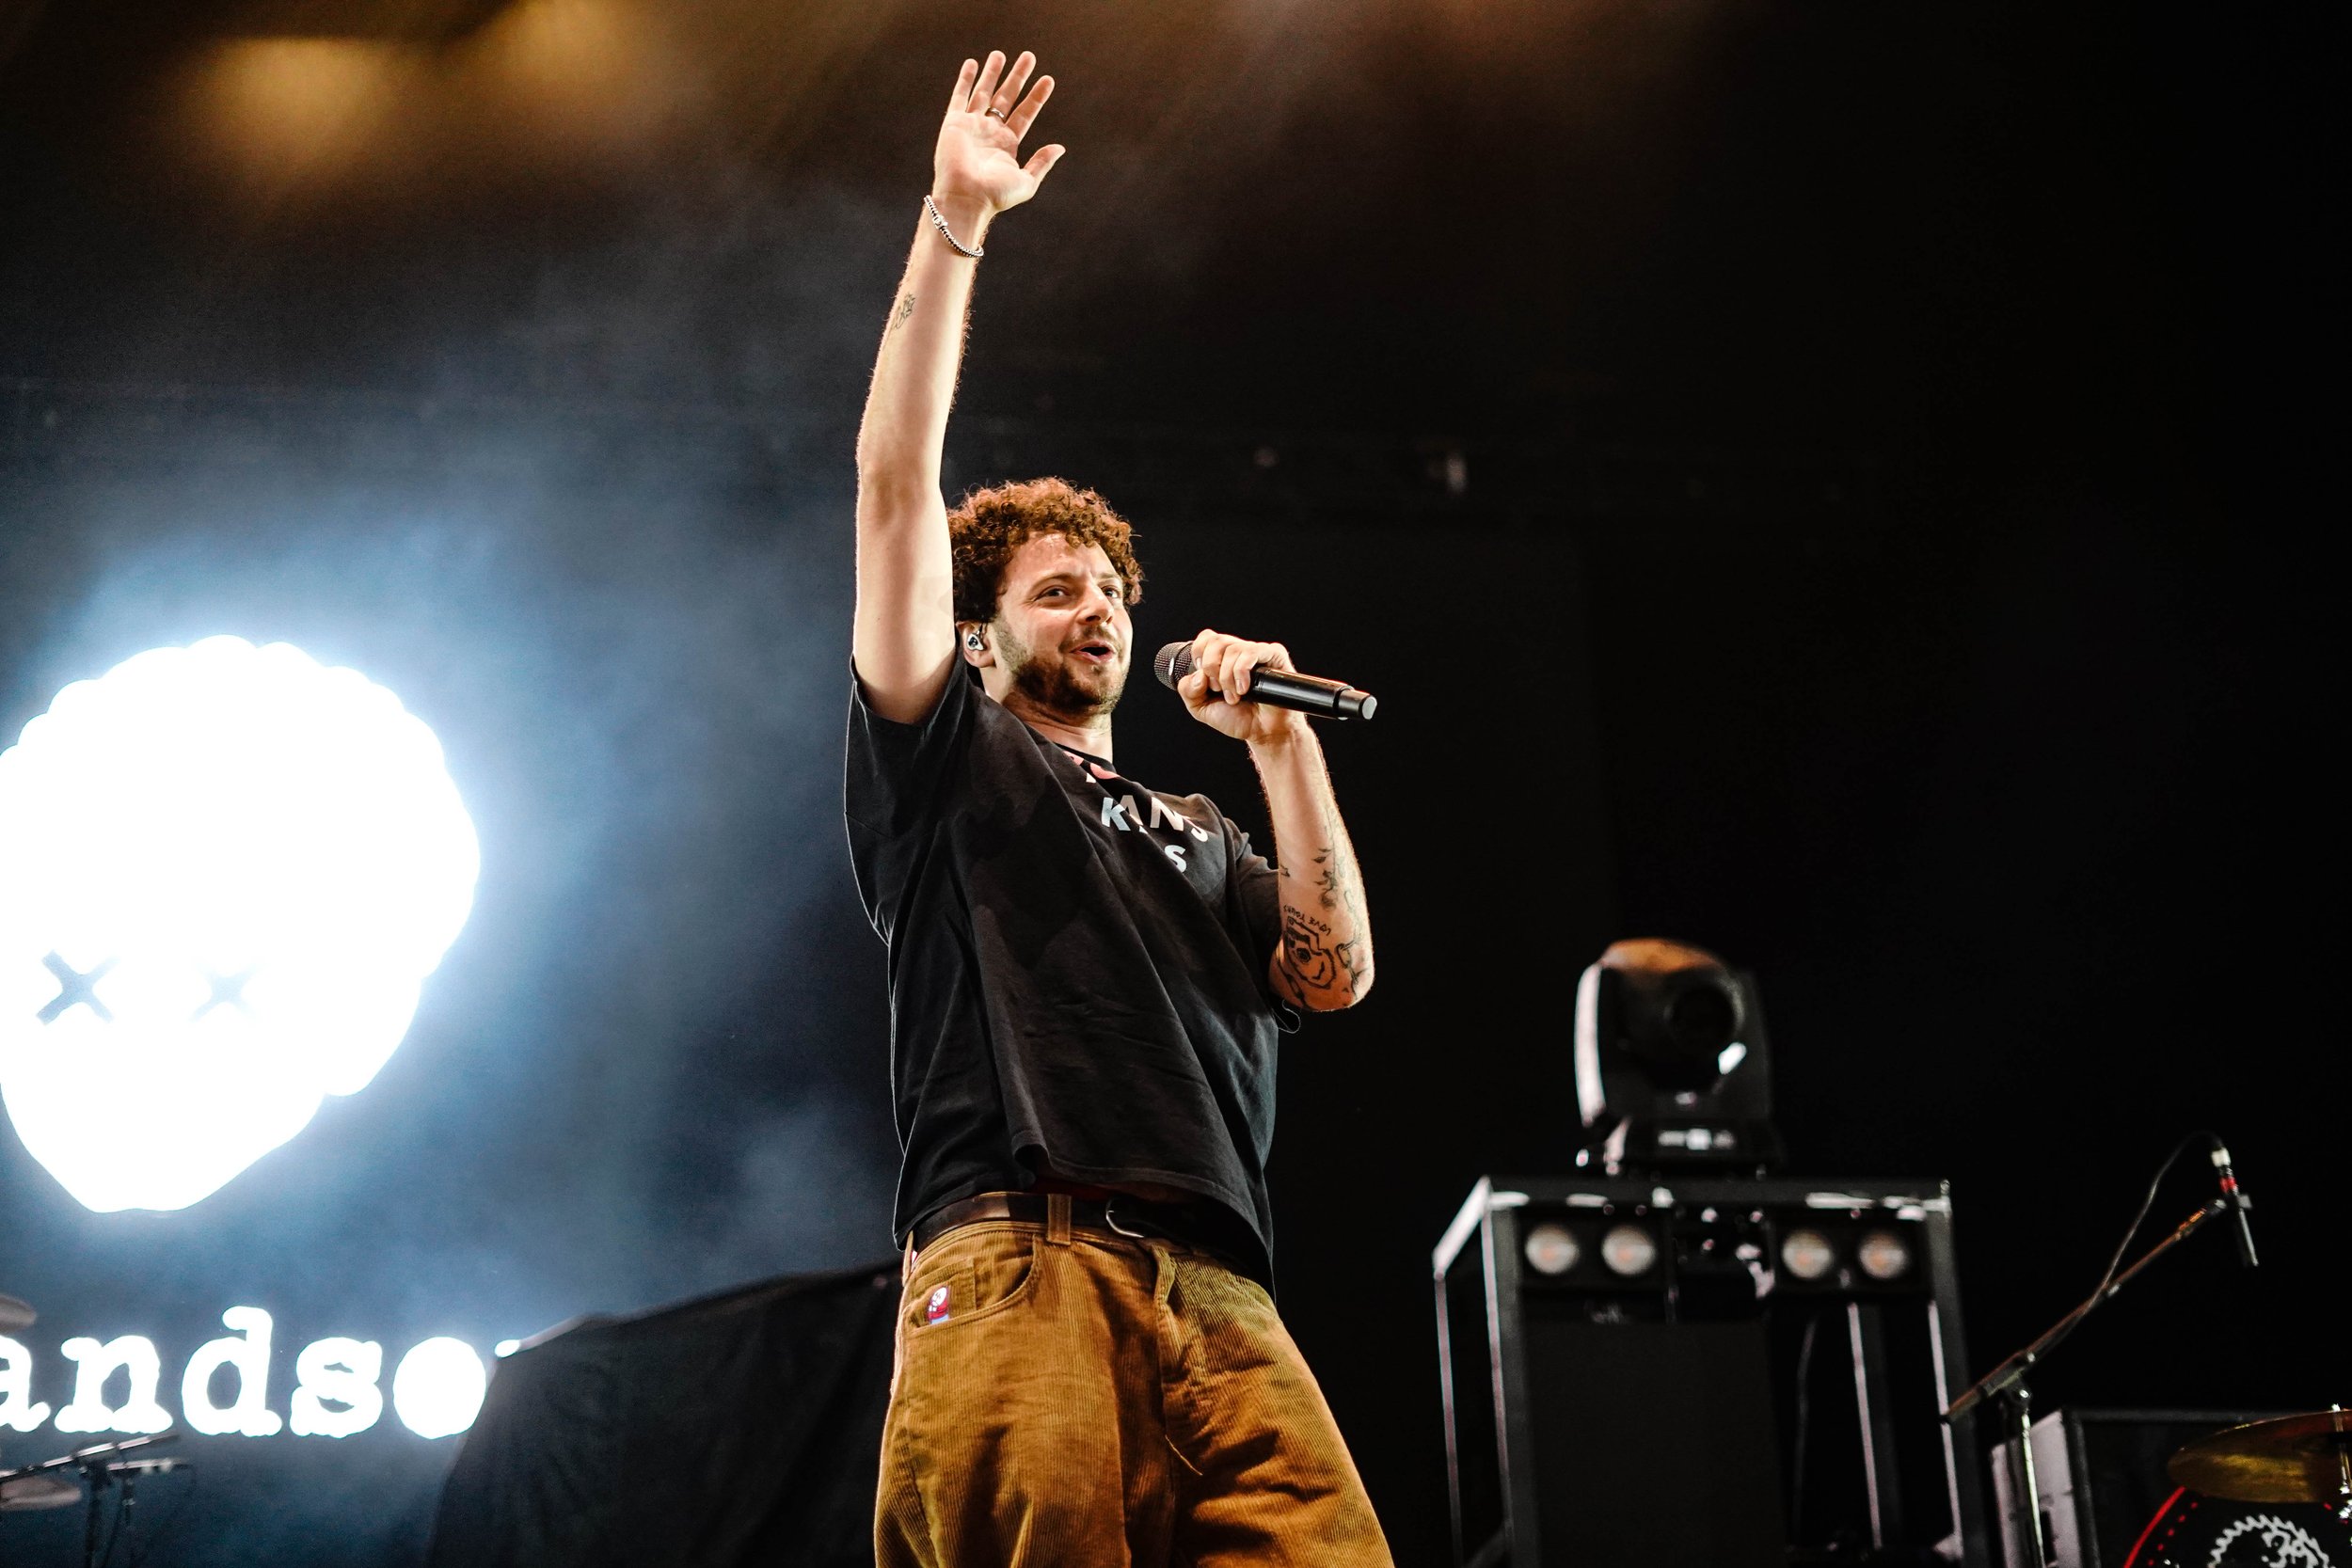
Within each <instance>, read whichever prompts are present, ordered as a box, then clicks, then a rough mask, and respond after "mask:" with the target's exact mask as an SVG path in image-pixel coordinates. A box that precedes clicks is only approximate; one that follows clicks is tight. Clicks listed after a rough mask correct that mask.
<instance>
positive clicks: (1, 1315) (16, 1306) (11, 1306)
mask: <svg viewBox="0 0 2352 1568" xmlns="http://www.w3.org/2000/svg"><path fill="white" fill-rule="evenodd" d="M37 1321H39V1314H38V1313H36V1312H35V1311H34V1310H33V1308H32V1306H31V1304H30V1303H27V1302H22V1301H19V1300H17V1299H16V1298H15V1297H14V1296H0V1334H14V1333H15V1332H16V1331H17V1330H19V1329H22V1328H30V1327H32V1326H33V1324H34V1323H36V1322H37Z"/></svg>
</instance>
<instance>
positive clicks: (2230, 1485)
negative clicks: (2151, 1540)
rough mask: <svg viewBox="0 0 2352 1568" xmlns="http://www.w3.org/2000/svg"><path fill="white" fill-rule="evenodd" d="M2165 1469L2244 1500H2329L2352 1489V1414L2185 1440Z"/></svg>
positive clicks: (2331, 1412) (2200, 1488) (2206, 1489)
mask: <svg viewBox="0 0 2352 1568" xmlns="http://www.w3.org/2000/svg"><path fill="white" fill-rule="evenodd" d="M2164 1470H2165V1474H2167V1475H2169V1476H2170V1477H2171V1478H2172V1479H2173V1480H2174V1481H2177V1482H2179V1483H2180V1484H2181V1485H2183V1486H2185V1487H2187V1488H2188V1489H2189V1490H2190V1491H2192V1492H2202V1493H2203V1494H2204V1495H2205V1496H2207V1497H2227V1498H2229V1499H2230V1500H2232V1501H2233V1502H2241V1503H2327V1502H2334V1501H2335V1500H2336V1499H2337V1498H2339V1497H2345V1496H2347V1495H2352V1414H2347V1413H2346V1412H2345V1411H2344V1407H2343V1406H2341V1405H2338V1406H2335V1407H2334V1408H2332V1409H2328V1410H2322V1411H2317V1412H2315V1413H2313V1414H2312V1415H2309V1416H2282V1417H2280V1418H2279V1419H2277V1420H2275V1421H2256V1422H2254V1423H2253V1424H2252V1425H2251V1426H2242V1427H2232V1428H2230V1429H2229V1430H2228V1431H2227V1432H2217V1433H2214V1434H2213V1435H2212V1436H2210V1437H2200V1438H2199V1439H2197V1441H2196V1442H2194V1443H2189V1444H2185V1445H2184V1446H2183V1447H2182V1448H2181V1449H2180V1450H2179V1451H2178V1452H2176V1453H2175V1454H2173V1456H2172V1457H2171V1458H2170V1459H2169V1460H2168V1461H2167V1462H2166V1463H2165V1466H2164Z"/></svg>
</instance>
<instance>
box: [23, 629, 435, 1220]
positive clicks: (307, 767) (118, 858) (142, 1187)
mask: <svg viewBox="0 0 2352 1568" xmlns="http://www.w3.org/2000/svg"><path fill="white" fill-rule="evenodd" d="M480 865H481V853H480V847H479V846H478V844H477V843H476V841H475V838H474V831H473V823H472V822H471V820H470V819H469V818H468V816H466V809H465V806H464V804H463V803H462V802H461V801H460V800H458V798H457V789H456V786H455V785H454V784H452V783H451V782H450V777H449V772H448V769H447V768H446V767H445V766H444V765H443V762H442V757H441V748H440V743H439V742H438V741H437V740H435V739H434V737H433V732H432V731H431V730H429V729H427V728H426V727H425V726H424V724H423V723H422V722H421V721H419V720H418V719H416V718H414V717H413V716H411V715H410V714H409V713H408V712H407V711H406V710H405V709H404V708H403V707H402V706H401V705H400V700H399V699H398V698H397V697H395V696H393V695H392V694H391V693H390V692H389V691H387V690H385V689H383V688H382V687H379V686H376V685H374V684H373V683H372V682H370V681H369V680H368V679H367V678H366V677H365V676H363V675H361V674H359V673H358V672H357V671H353V670H341V669H327V668H326V667H323V666H322V665H320V664H319V663H318V662H317V661H316V660H314V659H312V658H311V657H310V655H308V654H306V653H304V652H303V651H302V650H301V649H299V648H295V647H293V646H290V645H289V644H286V643H283V642H279V643H273V644H271V645H270V646H268V647H262V648H257V647H255V646H254V645H253V644H251V643H249V642H246V641H243V640H241V639H238V638H234V637H215V638H208V639H206V640H205V641H201V642H198V643H196V644H195V645H194V646H192V647H186V648H157V649H155V650H153V651H151V652H149V653H144V654H141V655H139V656H138V657H135V658H132V659H128V660H126V661H125V662H123V663H121V664H119V665H117V666H116V667H115V668H114V669H113V670H111V671H109V672H108V673H106V674H105V675H104V676H103V678H101V679H98V680H94V681H76V682H75V683H74V684H73V685H72V686H69V687H67V688H66V689H64V690H63V691H60V692H59V693H58V694H57V697H56V702H54V703H53V704H52V705H50V708H49V711H48V712H47V713H46V714H43V715H42V716H40V718H38V719H35V720H34V721H32V722H31V723H29V724H27V725H25V726H24V736H23V737H22V738H21V739H20V740H19V742H18V743H17V744H16V745H15V746H14V747H12V748H10V749H9V750H8V751H7V752H0V1098H5V1100H6V1102H7V1105H8V1115H9V1117H10V1118H11V1119H13V1120H14V1122H15V1124H16V1130H17V1132H18V1134H19V1135H20V1136H21V1137H22V1138H23V1139H24V1146H25V1148H28V1149H29V1150H31V1152H32V1153H33V1155H34V1157H35V1158H37V1159H38V1160H40V1163H41V1164H43V1165H46V1166H47V1167H48V1168H49V1170H50V1172H51V1174H53V1175H54V1176H56V1179H57V1180H59V1181H60V1182H62V1183H63V1184H64V1185H65V1188H66V1190H67V1191H68V1192H70V1193H72V1195H73V1196H75V1197H77V1198H79V1199H80V1200H81V1201H82V1202H83V1203H84V1204H85V1205H87V1207H89V1208H91V1209H95V1210H100V1211H111V1210H118V1209H184V1208H186V1207H187V1206H188V1205H189V1204H191V1203H195V1202H197V1201H198V1200H199V1199H200V1198H203V1197H205V1196H209V1195H210V1194H212V1193H214V1192H216V1191H218V1190H219V1189H220V1188H221V1187H222V1186H223V1185H224V1184H226V1183H227V1182H228V1181H230V1180H231V1179H232V1178H234V1177H235V1176H236V1175H237V1173H238V1172H240V1171H242V1170H244V1169H245V1168H246V1166H247V1165H249V1164H252V1163H253V1162H254V1161H256V1160H258V1159H260V1158H261V1157H262V1155H264V1154H266V1153H268V1152H269V1151H270V1150H271V1149H273V1148H277V1147H278V1145H280V1144H282V1143H284V1142H285V1141H286V1140H287V1139H289V1138H291V1137H293V1136H294V1134H295V1133H296V1132H300V1131H302V1129H303V1128H304V1126H306V1125H307V1124H308V1123H309V1122H310V1117H312V1115H314V1114H315V1113H316V1112H317V1110H318V1107H319V1104H320V1101H321V1098H322V1097H323V1096H324V1095H328V1094H352V1093H355V1092H357V1091H358V1090H359V1089H361V1088H364V1087H365V1086H366V1085H367V1084H368V1082H369V1080H371V1079H373V1077H374V1076H375V1074H376V1070H377V1069H379V1068H381V1067H382V1066H383V1065H384V1063H385V1061H386V1059H387V1058H389V1056H390V1055H391V1053H392V1052H393V1050H394V1048H395V1047H397V1046H398V1045H399V1044H400V1040H401V1037H402V1036H403V1035H404V1034H405V1033H406V1032H407V1029H408V1022H409V1019H410V1018H411V1016H412V1015H413V1014H414V1013H415V1011H416V1006H417V992H418V986H419V984H420V982H421V981H422V979H423V978H424V976H425V975H427V974H431V973H432V972H433V970H434V968H435V966H437V964H438V963H439V962H440V960H441V955H442V954H443V953H444V952H445V951H447V950H448V947H449V944H450V943H451V942H453V940H455V938H456V936H457V932H458V929H459V927H462V926H464V925H465V923H466V916H467V913H468V912H469V910H470V909H471V907H472V903H473V887H474V878H475V875H476V873H477V872H478V871H479V869H480Z"/></svg>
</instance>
